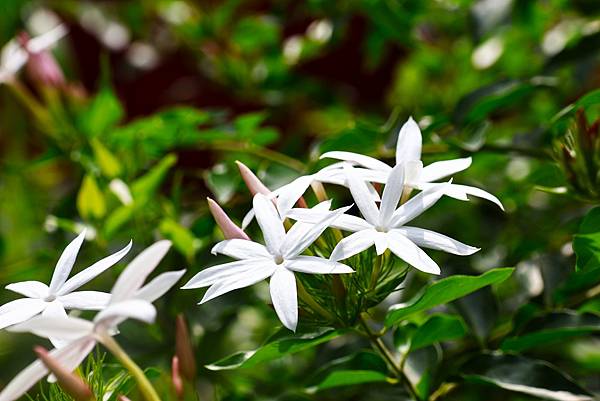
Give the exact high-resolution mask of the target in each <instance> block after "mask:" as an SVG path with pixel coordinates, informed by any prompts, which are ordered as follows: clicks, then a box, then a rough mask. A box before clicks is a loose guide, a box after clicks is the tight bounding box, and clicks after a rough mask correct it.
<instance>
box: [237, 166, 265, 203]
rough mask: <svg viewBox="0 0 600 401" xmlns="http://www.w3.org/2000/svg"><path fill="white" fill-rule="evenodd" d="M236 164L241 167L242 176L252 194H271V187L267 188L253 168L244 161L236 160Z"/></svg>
mask: <svg viewBox="0 0 600 401" xmlns="http://www.w3.org/2000/svg"><path fill="white" fill-rule="evenodd" d="M236 164H237V166H238V168H239V169H240V174H241V175H242V178H243V180H244V182H245V183H246V186H247V187H248V189H249V190H250V193H251V194H252V195H256V194H263V195H269V194H270V193H271V191H270V190H269V188H267V187H266V186H265V184H263V183H262V182H261V181H260V180H259V179H258V177H257V176H256V175H255V174H254V173H253V172H252V170H250V169H249V168H248V167H247V166H246V165H245V164H244V163H242V162H240V161H236Z"/></svg>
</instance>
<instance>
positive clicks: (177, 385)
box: [171, 355, 184, 400]
mask: <svg viewBox="0 0 600 401" xmlns="http://www.w3.org/2000/svg"><path fill="white" fill-rule="evenodd" d="M171 382H172V383H173V389H174V390H175V394H176V395H177V398H178V399H180V400H181V399H183V395H184V392H183V380H181V374H180V372H179V358H178V357H177V355H174V356H173V359H172V360H171Z"/></svg>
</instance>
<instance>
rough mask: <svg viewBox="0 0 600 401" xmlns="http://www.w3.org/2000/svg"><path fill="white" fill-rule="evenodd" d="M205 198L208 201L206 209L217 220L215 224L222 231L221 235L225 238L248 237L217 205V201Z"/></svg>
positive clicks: (247, 238)
mask: <svg viewBox="0 0 600 401" xmlns="http://www.w3.org/2000/svg"><path fill="white" fill-rule="evenodd" d="M206 200H207V201H208V209H209V210H210V213H211V214H212V215H213V217H214V219H215V221H216V222H217V225H218V226H219V228H220V229H221V232H222V233H223V236H224V237H225V238H226V239H234V238H239V239H245V240H249V239H250V237H248V235H247V234H246V233H245V232H244V230H242V229H241V228H240V227H238V226H237V225H236V224H235V223H234V222H233V221H231V219H230V218H229V216H227V213H225V211H224V210H223V209H222V208H221V206H219V204H218V203H217V202H215V201H214V200H212V199H211V198H206Z"/></svg>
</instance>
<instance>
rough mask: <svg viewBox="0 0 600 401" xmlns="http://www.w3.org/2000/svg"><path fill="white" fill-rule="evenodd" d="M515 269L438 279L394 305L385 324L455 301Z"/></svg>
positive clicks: (499, 280)
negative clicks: (409, 298) (405, 300)
mask: <svg viewBox="0 0 600 401" xmlns="http://www.w3.org/2000/svg"><path fill="white" fill-rule="evenodd" d="M513 270H514V269H513V268H508V267H506V268H498V269H493V270H490V271H487V272H485V273H483V274H482V275H480V276H463V275H455V276H451V277H447V278H444V279H441V280H438V281H436V282H434V283H432V284H430V285H429V286H427V287H426V288H424V289H423V290H422V291H421V292H420V293H419V294H417V295H416V296H414V297H413V298H412V299H411V300H410V301H408V302H406V303H403V304H397V305H392V306H391V307H390V309H389V311H388V313H387V316H386V317H385V325H386V326H387V327H390V326H392V325H394V324H396V323H398V322H399V321H401V320H402V319H403V318H405V317H407V316H409V315H412V314H413V313H417V312H421V311H424V310H427V309H431V308H433V307H434V306H438V305H442V304H445V303H448V302H451V301H454V300H456V299H458V298H461V297H464V296H465V295H467V294H469V293H471V292H474V291H477V290H478V289H480V288H483V287H485V286H488V285H491V284H495V283H499V282H502V281H504V280H506V279H507V278H508V277H509V276H510V275H511V274H512V272H513Z"/></svg>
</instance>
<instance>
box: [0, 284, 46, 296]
mask: <svg viewBox="0 0 600 401" xmlns="http://www.w3.org/2000/svg"><path fill="white" fill-rule="evenodd" d="M6 289H7V290H10V291H12V292H16V293H17V294H21V295H25V296H26V297H29V298H42V299H43V298H46V297H47V296H48V292H49V291H50V289H49V288H48V286H47V285H46V284H44V283H40V282H39V281H21V282H20V283H13V284H9V285H7V286H6Z"/></svg>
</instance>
